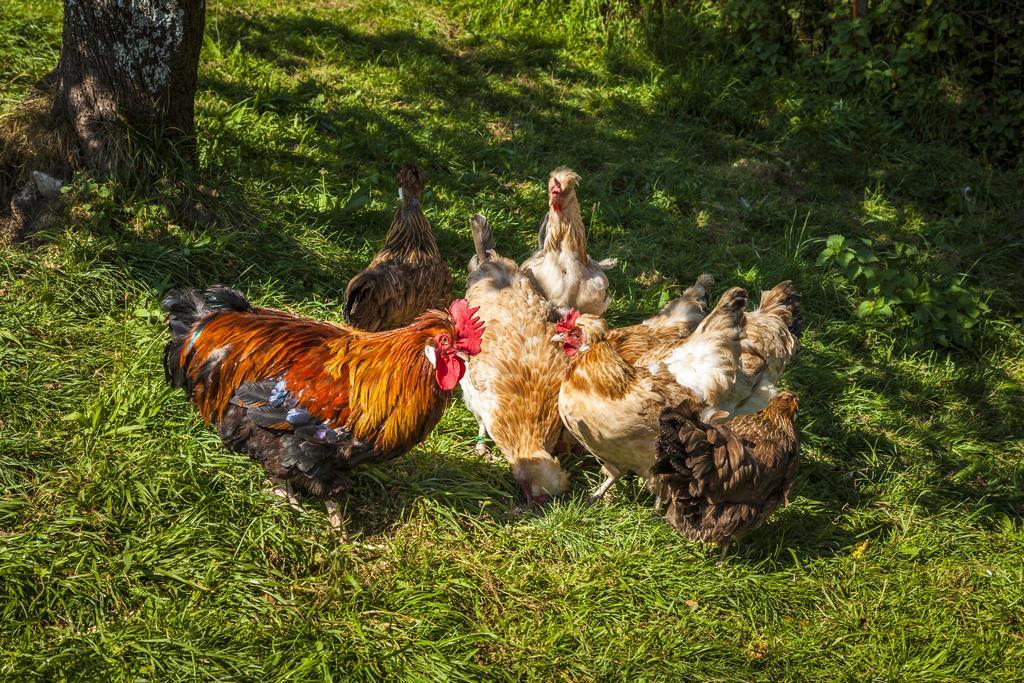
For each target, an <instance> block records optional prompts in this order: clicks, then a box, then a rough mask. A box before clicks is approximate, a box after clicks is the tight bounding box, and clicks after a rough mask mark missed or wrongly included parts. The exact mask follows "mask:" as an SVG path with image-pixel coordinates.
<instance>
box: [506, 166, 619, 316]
mask: <svg viewBox="0 0 1024 683" xmlns="http://www.w3.org/2000/svg"><path fill="white" fill-rule="evenodd" d="M579 181H580V177H579V175H578V174H577V173H576V172H575V171H573V170H572V169H571V168H568V167H566V166H560V167H558V168H556V169H555V170H554V171H552V172H551V176H550V177H549V178H548V213H547V215H546V216H545V217H544V220H543V221H542V222H541V225H540V235H539V238H540V239H539V241H540V244H539V246H538V251H537V252H536V253H534V254H533V256H531V257H530V258H528V259H526V260H525V261H523V264H522V266H521V268H522V270H523V272H524V273H527V274H528V275H530V277H532V278H533V280H534V282H535V283H536V285H537V288H538V289H539V290H540V291H541V293H542V294H543V295H544V296H545V297H547V299H548V301H550V302H551V304H552V305H553V306H555V307H556V308H557V309H558V311H559V313H562V314H564V313H566V312H568V310H569V309H571V308H575V309H576V310H578V311H580V312H581V313H589V314H591V315H601V314H602V313H604V312H605V310H606V309H607V308H608V297H609V295H608V276H607V275H605V274H604V271H606V270H610V269H612V268H614V267H615V265H616V263H617V261H616V260H615V259H605V260H604V261H594V260H593V259H592V258H590V255H589V254H587V232H586V230H585V229H584V227H583V216H582V214H581V213H580V202H579V199H578V198H577V197H576V186H577V185H578V184H579Z"/></svg>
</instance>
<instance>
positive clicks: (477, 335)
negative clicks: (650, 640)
mask: <svg viewBox="0 0 1024 683" xmlns="http://www.w3.org/2000/svg"><path fill="white" fill-rule="evenodd" d="M479 310H480V307H479V306H477V307H476V308H470V307H469V302H468V301H466V300H465V299H456V300H455V301H453V302H452V305H451V306H449V307H448V313H449V314H450V315H451V317H452V322H454V323H455V348H457V349H458V350H459V351H463V352H465V353H468V354H469V355H470V356H475V355H476V354H478V353H480V341H481V339H482V338H483V336H484V323H483V321H482V320H480V318H478V317H477V316H476V312H477V311H479Z"/></svg>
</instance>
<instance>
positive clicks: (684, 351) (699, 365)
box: [665, 337, 736, 401]
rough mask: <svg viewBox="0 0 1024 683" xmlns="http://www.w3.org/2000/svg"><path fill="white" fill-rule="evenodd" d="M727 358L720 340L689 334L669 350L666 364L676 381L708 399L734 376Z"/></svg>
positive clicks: (732, 368) (733, 370) (733, 378)
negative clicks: (714, 341)
mask: <svg viewBox="0 0 1024 683" xmlns="http://www.w3.org/2000/svg"><path fill="white" fill-rule="evenodd" d="M729 361H730V358H729V357H728V355H727V354H724V353H723V348H722V344H717V343H711V342H708V341H705V340H703V339H699V338H693V337H691V338H690V339H688V340H687V342H686V343H684V344H683V345H681V346H679V347H677V348H676V349H675V350H674V351H672V354H671V355H670V356H669V357H668V361H667V362H666V363H665V367H666V368H668V371H669V372H671V373H672V376H673V377H675V378H676V381H677V382H679V383H680V384H681V385H683V386H684V387H686V388H688V389H690V390H691V391H693V392H694V393H696V394H697V395H698V396H700V397H701V398H702V399H704V400H705V401H708V400H710V399H711V397H712V396H714V395H716V394H717V393H718V392H719V391H721V389H722V388H723V387H724V386H727V385H728V384H730V383H732V382H733V381H734V380H735V372H736V371H735V368H734V367H733V365H732V363H730V362H729Z"/></svg>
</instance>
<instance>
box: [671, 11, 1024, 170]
mask: <svg viewBox="0 0 1024 683" xmlns="http://www.w3.org/2000/svg"><path fill="white" fill-rule="evenodd" d="M869 4H870V9H869V11H868V14H867V15H866V16H864V17H862V18H858V19H852V18H850V3H849V2H848V1H846V0H844V1H842V2H840V1H839V0H787V1H786V2H783V3H762V2H758V1H756V0H722V1H721V2H716V3H707V2H705V3H702V5H703V6H704V9H705V10H711V14H717V16H718V17H719V22H720V24H721V26H723V27H724V28H725V29H726V33H727V35H728V36H729V37H730V42H731V43H732V44H733V45H734V47H735V48H736V49H737V50H738V51H739V52H740V53H741V54H742V55H744V56H746V57H747V58H748V59H749V60H751V61H752V62H753V63H754V65H755V66H757V67H761V68H764V69H768V70H773V71H775V70H779V69H782V68H793V69H795V70H797V71H799V72H802V73H803V74H804V75H806V76H808V77H810V78H812V79H814V80H817V81H818V82H819V83H821V85H822V87H823V88H825V89H826V90H827V92H829V93H832V94H834V95H837V96H852V95H867V96H869V97H872V98H874V99H879V100H881V101H883V102H884V103H885V104H887V105H888V106H890V107H891V108H892V109H894V110H896V111H897V112H898V113H901V114H904V115H906V119H907V121H908V122H909V123H911V125H912V126H913V127H914V128H915V129H916V131H917V132H918V133H920V134H923V135H924V136H925V137H930V138H941V137H945V136H954V135H955V136H961V137H963V138H964V139H965V140H966V141H967V142H969V143H970V144H971V145H972V146H973V147H974V148H975V149H977V150H979V151H981V152H983V153H986V154H989V155H991V156H993V157H995V158H997V159H1000V160H1002V161H1004V162H1008V161H1012V160H1013V159H1014V158H1015V156H1016V155H1017V154H1019V151H1020V140H1021V136H1022V135H1024V3H1018V2H1008V1H1005V0H982V1H980V2H972V3H961V2H956V0H925V1H923V2H922V1H921V0H873V1H872V2H870V3H869ZM691 9H697V7H692V8H691Z"/></svg>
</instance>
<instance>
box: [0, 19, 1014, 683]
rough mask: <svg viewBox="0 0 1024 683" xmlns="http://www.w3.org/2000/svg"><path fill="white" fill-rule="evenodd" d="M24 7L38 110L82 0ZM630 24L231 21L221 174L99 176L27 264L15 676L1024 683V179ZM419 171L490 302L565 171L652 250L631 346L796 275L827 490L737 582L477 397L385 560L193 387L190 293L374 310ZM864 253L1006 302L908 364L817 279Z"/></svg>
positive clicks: (2, 503) (587, 205)
mask: <svg viewBox="0 0 1024 683" xmlns="http://www.w3.org/2000/svg"><path fill="white" fill-rule="evenodd" d="M12 7H13V9H7V8H5V10H4V13H3V14H0V21H2V22H3V31H2V32H0V34H2V35H3V36H4V37H3V38H2V39H0V54H2V55H3V56H4V57H5V60H3V61H4V63H5V66H4V69H5V71H4V75H5V76H7V78H5V79H3V80H4V83H5V84H4V85H2V86H0V88H2V89H0V102H2V103H3V107H4V108H5V109H9V108H11V107H13V106H14V105H15V103H16V102H17V101H18V100H19V98H20V97H21V96H22V95H23V94H24V89H25V87H26V86H27V85H28V84H29V83H31V82H33V81H34V80H35V79H37V78H38V77H39V76H41V75H43V74H44V73H45V72H46V70H48V68H49V67H50V66H51V65H52V64H53V63H54V62H55V60H56V54H57V47H58V45H59V16H58V14H57V13H55V12H54V11H53V10H52V8H48V7H47V8H39V7H37V6H36V3H32V2H28V1H27V0H16V1H15V2H14V4H13V6H12ZM595 7H596V5H593V6H592V5H589V4H587V3H584V2H579V3H575V4H568V5H566V6H565V7H564V8H561V11H556V10H557V9H558V8H555V7H554V5H551V6H549V5H548V4H544V3H542V4H540V5H537V6H535V7H533V8H526V6H525V5H522V6H521V5H517V4H512V3H509V4H507V5H505V6H502V9H501V11H497V10H494V9H489V8H488V7H486V6H483V5H477V4H476V3H474V2H469V1H467V2H463V3H459V4H456V5H452V6H442V5H440V4H437V5H435V4H430V3H369V2H366V3H363V2H350V3H331V2H319V1H313V0H309V1H307V2H303V3H300V4H297V5H295V6H286V5H284V4H281V3H267V2H257V3H254V2H241V1H235V0H232V1H230V2H221V3H218V4H216V5H212V6H211V8H210V16H209V18H208V30H207V41H206V45H205V46H204V52H203V60H202V64H201V68H200V92H199V94H198V97H197V105H198V106H197V111H198V130H199V136H200V139H199V144H200V157H201V165H202V168H201V170H200V171H198V172H197V175H196V178H195V182H194V183H191V184H189V185H188V186H187V187H183V186H182V185H181V184H179V183H173V182H169V181H165V180H162V179H161V178H160V177H159V176H158V175H153V176H142V177H140V178H136V179H134V180H132V179H128V180H122V181H112V182H105V183H99V182H95V181H93V180H91V179H89V178H85V177H82V178H79V179H77V180H76V182H75V183H74V185H73V187H72V189H71V191H70V192H69V193H68V194H66V195H65V199H64V202H63V207H62V209H61V210H60V212H59V213H58V215H56V216H55V217H53V219H51V220H50V221H48V223H47V225H46V227H45V228H44V229H43V230H41V231H40V232H38V233H36V234H35V235H34V236H33V237H32V239H31V241H30V242H29V243H27V244H23V245H19V246H16V247H11V248H3V250H2V251H0V259H2V262H0V420H2V426H0V481H2V485H3V488H2V490H3V493H2V495H0V610H2V612H0V614H2V617H3V618H2V620H0V643H2V647H0V651H2V654H0V672H4V674H5V675H6V676H8V677H23V678H44V679H51V678H60V677H62V676H66V677H68V678H76V679H95V678H98V677H101V676H105V677H114V678H127V677H131V678H154V679H161V680H162V679H175V678H204V679H206V678H210V679H250V678H271V679H275V680H276V679H281V678H286V677H291V678H295V679H307V678H328V677H330V678H335V679H345V680H349V679H353V680H378V679H380V678H381V677H389V678H403V677H405V678H419V679H431V680H435V679H444V678H449V679H464V680H479V679H480V678H487V679H499V680H501V679H517V680H518V679H540V680H550V679H555V678H565V679H568V680H593V679H623V680H626V679H629V680H634V679H652V680H678V679H680V678H682V677H684V676H687V677H697V678H701V679H703V678H711V679H728V680H734V679H741V680H751V679H757V680H762V679H771V680H775V679H780V678H781V679H793V680H806V679H821V678H825V677H834V678H838V679H843V680H845V679H858V680H859V679H864V678H876V679H904V678H915V679H935V680H950V679H976V680H991V679H1003V680H1012V679H1017V678H1020V677H1022V676H1024V672H1022V671H1021V664H1020V661H1021V657H1022V655H1024V626H1022V619H1024V608H1022V600H1024V581H1022V579H1024V576H1022V573H1024V569H1022V565H1021V561H1020V558H1021V556H1022V553H1024V532H1022V529H1021V515H1022V513H1024V494H1021V492H1020V491H1021V484H1022V479H1024V466H1022V464H1021V457H1022V455H1024V447H1022V444H1021V438H1022V431H1024V429H1022V425H1024V408H1022V407H1021V406H1022V403H1024V362H1022V360H1021V359H1022V357H1024V354H1022V348H1024V336H1022V335H1021V332H1020V322H1021V314H1020V303H1019V292H1021V291H1024V276H1022V274H1021V269H1020V263H1021V262H1022V257H1024V251H1022V248H1021V239H1020V232H1019V225H1020V222H1021V219H1022V218H1024V200H1022V198H1021V194H1020V186H1021V180H1022V179H1021V176H1020V173H1019V172H1017V171H1013V170H1011V171H994V170H992V169H991V168H989V167H987V166H986V165H984V164H983V163H981V162H979V161H977V160H976V159H972V158H971V157H969V156H967V155H966V154H965V153H964V152H963V151H962V150H961V149H960V148H959V147H958V146H957V145H956V144H955V141H951V142H950V145H949V146H936V145H922V144H920V143H917V142H914V141H913V140H911V139H908V138H906V137H905V136H904V135H903V133H902V131H901V124H900V122H899V121H897V120H892V119H890V118H888V117H887V116H884V115H882V114H881V113H879V112H878V111H877V110H876V109H874V108H873V107H872V105H871V103H870V102H843V101H835V100H833V99H831V98H828V97H825V96H823V95H822V94H820V93H817V92H816V91H815V89H814V88H813V84H807V83H799V82H790V81H788V80H787V79H786V78H784V77H779V78H773V79H765V78H763V77H755V76H754V75H753V74H752V73H751V72H750V71H749V70H747V69H746V67H745V65H744V64H741V63H736V62H735V61H730V58H729V55H728V53H727V52H726V51H725V50H724V49H723V48H721V47H720V45H719V41H716V36H715V33H714V31H713V28H711V27H709V26H707V25H705V24H702V23H700V22H697V21H694V20H692V19H689V18H687V17H683V16H680V15H675V14H669V15H668V16H667V17H665V18H663V19H660V20H658V21H657V22H650V23H644V22H638V21H635V20H634V19H632V18H631V17H630V15H629V13H628V12H627V11H626V10H619V9H616V8H618V5H614V4H612V5H611V7H612V10H614V12H620V14H621V15H616V16H614V17H611V18H609V17H607V16H605V15H602V14H601V13H600V12H598V11H597V10H596V9H595ZM612 10H607V11H612ZM614 12H613V14H614ZM29 43H30V44H31V46H32V50H31V51H30V50H28V48H27V47H26V46H27V45H28V44H29ZM7 65H9V66H7ZM8 72H9V73H8ZM8 81H10V82H9V83H8ZM406 160H416V161H418V162H420V163H421V164H423V165H424V167H425V168H426V170H427V172H428V174H429V177H430V179H431V186H430V189H429V191H428V195H427V197H426V202H425V203H426V206H427V213H428V216H429V218H430V219H431V221H432V223H433V225H434V228H435V231H436V232H437V235H438V239H439V242H440V245H441V248H442V251H443V253H444V254H445V255H446V256H447V257H448V259H449V263H450V264H451V266H452V268H453V270H454V272H456V275H457V277H461V276H463V275H464V270H465V263H466V261H467V260H468V258H469V256H470V255H471V253H472V244H471V240H470V238H469V230H468V224H467V219H468V216H469V215H470V214H471V213H473V212H475V211H478V210H482V211H484V212H485V213H486V214H487V215H488V216H489V218H490V219H491V221H492V223H493V224H494V226H495V228H496V237H497V240H498V246H499V248H500V249H501V250H502V251H503V252H505V253H508V254H509V255H512V256H514V257H521V256H523V255H525V254H526V253H528V252H529V251H530V249H531V248H532V246H533V243H534V240H535V238H536V226H537V221H538V219H539V218H540V216H541V214H542V213H543V211H544V207H545V197H544V183H543V181H544V177H545V176H546V173H547V171H548V170H550V169H551V168H553V167H555V166H556V165H559V164H562V163H565V164H569V165H571V166H572V167H574V168H575V169H576V170H577V171H579V172H580V173H581V174H582V175H583V184H582V187H581V190H580V196H581V200H582V203H583V207H584V217H585V219H586V220H587V223H588V226H589V228H590V250H591V252H592V253H593V254H595V255H597V256H598V257H604V256H617V257H618V258H619V259H620V264H621V265H620V267H619V268H618V269H616V270H614V271H612V272H611V273H610V274H609V275H610V277H611V283H612V288H613V291H614V293H615V299H614V302H613V305H612V308H611V310H610V314H609V315H610V317H611V319H612V320H613V321H614V322H617V323H618V322H632V321H635V320H638V319H640V318H642V317H643V316H644V315H645V314H647V313H649V312H650V311H652V310H654V308H655V307H656V306H657V305H658V303H659V301H661V300H662V299H663V298H664V297H665V296H670V295H672V294H674V293H676V292H678V291H679V290H680V288H681V287H684V286H686V284H688V283H689V282H690V281H691V280H692V279H693V278H694V277H695V276H696V275H697V274H698V273H700V272H701V271H709V272H711V273H713V274H714V275H715V276H716V278H717V279H718V282H719V285H720V286H721V287H722V288H723V289H724V288H725V287H728V286H733V285H743V286H747V287H750V288H752V289H753V290H757V289H759V288H762V287H770V286H771V285H773V284H775V283H776V282H777V281H778V280H781V279H783V278H792V279H793V280H795V281H796V282H797V283H798V285H799V287H800V289H801V290H802V291H803V293H804V302H805V306H806V309H807V316H806V317H807V319H808V322H809V325H808V331H807V334H806V336H805V350H804V352H803V353H802V355H801V356H800V357H799V359H798V360H797V362H796V363H795V364H794V366H793V368H792V369H791V371H790V372H789V373H788V375H787V379H786V383H787V384H788V385H789V386H790V387H792V388H795V389H796V390H797V391H799V392H800V394H801V397H802V398H801V419H802V420H803V429H804V435H805V438H804V442H805V448H804V455H805V459H804V463H803V465H802V468H801V473H800V475H799V479H798V481H797V485H796V488H795V499H794V501H793V503H792V504H791V505H790V506H789V507H788V508H786V509H784V510H782V511H780V512H779V513H778V514H776V515H775V516H774V517H773V518H772V519H771V520H770V521H769V523H768V524H767V525H766V526H765V527H763V528H762V529H761V530H760V531H759V532H758V533H757V534H756V535H755V536H753V537H751V538H750V539H749V540H747V541H745V542H744V543H743V545H742V546H741V547H740V548H739V549H738V550H737V551H735V552H734V553H733V554H732V555H731V557H730V558H729V560H728V561H727V562H726V564H725V565H724V566H722V567H717V566H715V564H714V561H715V559H716V553H715V552H714V551H713V550H708V549H705V548H703V547H700V546H696V545H691V544H689V543H686V542H685V541H683V540H682V539H680V538H679V537H677V536H676V535H674V534H673V533H672V531H671V530H670V529H669V528H668V527H667V526H666V525H665V524H663V523H662V522H660V521H659V520H657V519H656V518H655V517H654V516H653V515H652V513H651V509H650V507H651V501H650V499H649V497H648V496H647V495H646V494H645V493H644V492H643V491H642V489H641V487H639V486H638V485H637V484H636V483H635V482H629V483H626V484H624V485H622V486H621V487H620V488H619V489H618V490H617V491H616V493H615V496H614V499H613V500H612V502H610V503H609V504H608V505H606V506H598V507H594V508H588V507H586V506H584V505H583V500H584V495H583V491H584V490H585V489H587V488H588V487H591V486H593V485H595V484H596V483H597V482H598V480H599V475H598V473H597V471H596V466H595V464H594V463H593V462H592V461H589V460H584V461H581V462H579V463H574V464H573V467H572V474H573V484H574V490H573V493H572V494H571V495H569V496H567V497H566V498H564V499H562V500H559V501H556V502H555V503H553V504H552V505H551V506H550V507H548V508H545V509H543V510H539V511H527V512H524V511H522V510H520V509H519V508H518V507H517V502H518V500H517V488H516V487H515V485H514V484H513V481H512V479H511V477H510V476H509V475H508V472H507V469H506V468H505V467H504V466H499V465H493V464H489V463H486V462H483V461H482V460H480V459H479V458H477V457H476V456H475V455H474V454H473V452H472V438H473V435H474V434H475V430H474V428H473V425H472V419H471V418H470V416H469V414H468V413H467V411H466V410H465V409H464V408H463V407H462V406H461V405H459V404H458V403H457V402H456V404H455V405H453V406H452V408H451V409H450V410H449V411H448V413H447V414H446V416H445V418H444V420H443V422H442V424H441V425H440V426H439V428H438V429H437V430H436V431H435V433H434V434H433V435H432V436H431V437H430V439H428V441H427V442H426V443H425V444H424V445H423V446H422V447H421V448H419V449H417V450H416V451H414V452H413V453H412V454H411V455H410V456H409V457H408V458H405V459H403V460H401V461H397V462H394V463H390V464H388V465H386V466H382V467H379V468H374V469H370V470H366V471H364V472H363V473H362V474H360V475H359V476H358V477H357V483H356V489H355V490H356V492H355V495H354V496H353V498H352V501H351V503H350V514H351V515H352V516H353V517H354V518H355V519H356V520H357V527H358V528H361V529H362V531H363V532H364V533H365V534H366V535H367V537H368V540H370V541H371V542H373V543H375V544H379V545H381V546H382V547H381V548H380V549H376V550H370V549H355V550H353V549H351V548H342V547H338V546H337V545H336V543H335V541H334V540H332V539H331V537H330V536H329V535H328V534H327V533H326V516H325V515H324V513H323V510H322V507H319V506H317V505H316V504H310V505H309V510H308V511H307V512H306V513H305V514H303V515H296V514H294V513H293V512H291V511H290V510H289V509H288V508H287V507H286V506H285V505H284V504H282V503H281V502H280V501H279V500H278V499H277V498H275V497H272V496H268V495H266V491H265V488H264V486H265V485H264V482H263V479H262V477H261V474H260V472H259V471H258V468H256V467H254V466H253V465H252V464H251V463H250V462H248V461H247V460H246V459H245V458H244V457H242V456H238V455H234V454H229V453H226V452H225V451H224V450H223V449H222V448H221V447H220V446H219V443H218V441H217V439H216V437H215V436H214V435H213V434H212V433H211V431H210V430H209V429H207V428H206V427H204V426H203V425H202V424H201V422H200V421H199V420H198V419H197V418H196V416H195V415H194V414H193V412H192V411H191V410H190V409H189V408H188V406H187V405H185V403H184V401H183V400H182V398H181V396H179V395H178V394H176V393H174V392H171V391H169V390H168V389H166V388H165V387H164V385H163V381H162V371H161V369H160V353H161V349H162V344H163V341H164V336H163V335H164V332H163V328H162V320H161V315H160V313H159V311H158V299H159V295H160V293H161V292H162V291H163V290H164V289H165V288H166V287H168V286H171V285H205V284H208V283H211V282H225V283H229V284H232V285H234V286H237V287H239V288H241V289H243V290H245V291H246V292H248V293H249V294H250V295H251V297H252V298H253V299H254V300H255V301H258V302H259V303H261V304H265V305H272V306H279V307H287V308H291V309H294V310H298V311H301V312H303V313H305V314H309V315H312V316H317V317H322V318H326V319H332V320H337V319H340V317H341V310H340V304H341V298H342V293H343V291H344V286H345V283H346V282H347V280H348V278H349V277H351V276H352V275H353V274H354V273H355V272H356V271H357V270H358V269H359V268H360V267H361V266H362V265H363V264H364V263H365V262H366V261H367V260H368V259H369V258H370V257H371V255H372V253H373V252H374V250H375V248H376V247H377V245H379V242H380V239H381V238H382V236H383V234H384V232H385V230H386V228H387V226H388V223H389V221H390V213H391V211H392V207H393V202H394V197H395V189H394V180H393V177H394V172H395V170H396V169H397V167H398V165H399V164H400V163H402V162H404V161H406ZM200 184H201V185H202V187H198V186H199V185H200ZM965 187H970V188H971V192H969V193H967V192H964V188H965ZM831 233H842V234H846V235H850V236H864V237H871V238H872V239H875V240H878V241H880V242H882V243H894V242H905V243H910V244H914V245H916V246H918V247H919V248H921V249H922V250H923V251H924V252H925V253H926V254H927V256H928V258H929V259H931V260H934V261H935V262H936V263H938V262H944V263H947V264H950V265H951V266H952V267H953V268H954V269H956V270H958V271H960V272H968V273H969V280H968V282H969V283H970V285H971V286H972V287H976V288H978V289H979V290H980V291H982V292H983V293H984V295H985V296H986V297H987V300H988V302H989V305H990V306H991V308H992V310H991V312H990V313H989V314H988V316H987V320H986V321H985V323H984V324H983V325H982V328H981V330H980V331H979V333H978V335H977V338H976V340H975V342H974V344H973V346H972V347H970V348H966V349H960V350H955V351H941V352H940V351H928V350H925V351H921V350H917V351H915V350H910V349H907V348H906V347H905V345H904V343H903V342H904V337H905V331H904V330H901V329H900V328H899V327H898V326H893V325H891V324H888V323H886V322H878V321H873V320H870V319H868V320H865V319H860V318H857V317H856V316H855V315H854V314H853V311H854V309H855V308H856V306H857V303H858V302H859V300H860V297H861V296H862V293H861V292H858V291H856V290H855V289H854V288H853V287H851V286H850V285H848V284H847V283H846V282H845V281H843V280H841V279H839V278H837V277H836V275H835V274H834V273H831V272H829V271H827V270H825V269H824V268H822V267H820V266H818V265H816V262H815V261H816V256H817V254H818V252H819V251H820V250H821V248H822V247H823V239H824V237H826V236H827V235H829V234H831Z"/></svg>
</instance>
